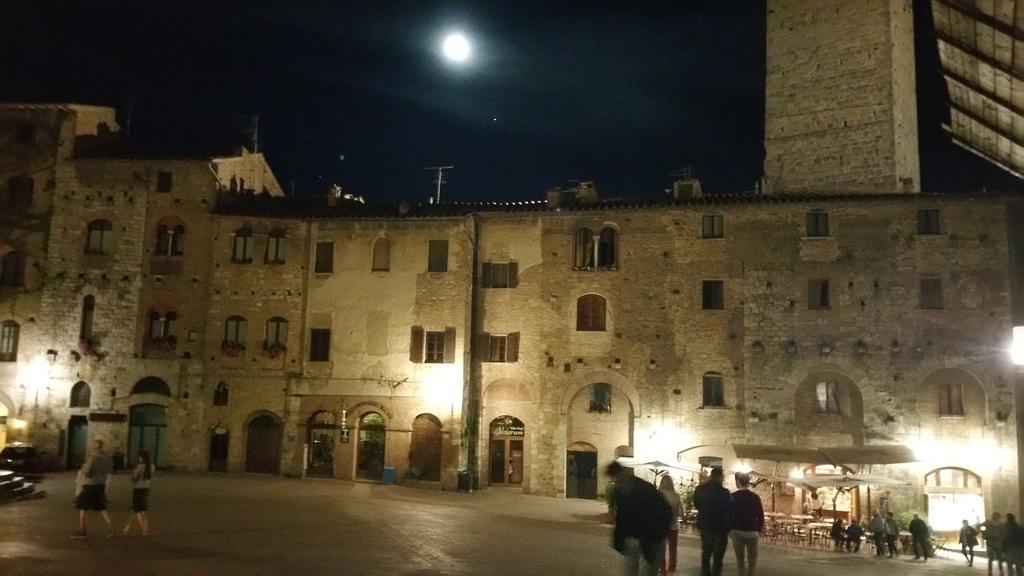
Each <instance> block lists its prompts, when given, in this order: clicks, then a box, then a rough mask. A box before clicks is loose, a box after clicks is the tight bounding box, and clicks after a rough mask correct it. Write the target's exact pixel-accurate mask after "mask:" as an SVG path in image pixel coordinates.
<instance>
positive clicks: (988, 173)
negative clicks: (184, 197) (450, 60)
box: [0, 0, 1019, 201]
mask: <svg viewBox="0 0 1024 576" xmlns="http://www.w3.org/2000/svg"><path fill="white" fill-rule="evenodd" d="M636 4H637V3H625V2H623V3H618V4H615V5H612V4H606V3H602V2H579V3H562V2H557V1H555V0H549V1H547V2H533V1H529V0H523V1H517V2H506V3H499V2H486V3H485V2H463V3H429V2H403V3H397V2H383V1H364V2H355V1H344V0H317V1H305V2H291V3H286V2H280V1H274V2H269V1H265V0H252V1H249V2H233V3H228V2H223V1H219V0H208V1H201V2H192V1H181V2H169V1H163V0H133V1H106V0H82V1H77V2H72V1H52V0H0V7H2V8H0V13H4V14H5V16H4V17H2V18H0V100H5V101H76V102H83V103H92V104H106V105H114V106H116V107H118V108H119V109H121V108H124V107H125V105H126V103H127V102H129V101H132V102H134V115H133V122H132V132H133V134H132V136H133V138H134V139H135V140H136V141H138V142H139V144H140V145H141V146H144V147H146V148H152V149H157V148H161V149H176V150H200V151H204V150H224V149H229V148H230V147H232V146H234V145H237V144H241V143H244V142H246V137H245V136H244V135H243V130H244V129H245V128H246V126H247V123H248V119H249V118H251V117H252V116H254V115H258V116H259V118H260V142H261V148H262V149H263V151H264V152H266V154H267V156H268V158H269V160H270V162H271V165H272V166H273V167H274V170H275V172H276V173H277V175H278V178H279V179H280V180H281V182H282V185H284V186H285V187H286V188H288V187H290V184H289V183H290V182H291V181H293V180H294V181H295V183H296V190H297V191H298V192H299V193H320V192H322V191H324V190H325V189H326V186H327V184H328V183H330V182H336V183H339V184H342V185H343V186H344V187H345V189H346V190H348V191H351V192H355V193H358V194H362V195H364V196H366V197H367V199H368V200H370V201H388V200H395V199H399V198H407V199H415V200H418V199H422V198H425V197H426V196H427V195H428V194H429V193H430V190H431V188H432V184H431V178H432V177H431V175H430V173H428V172H426V171H424V170H423V167H425V166H430V165H435V164H440V163H444V164H454V165H455V166H456V170H455V171H454V172H453V173H452V174H451V176H450V177H449V185H448V188H447V191H446V193H445V198H446V199H450V200H455V199H458V200H482V199H485V200H509V199H526V198H541V197H542V196H543V191H544V190H545V189H546V188H547V187H549V186H551V185H554V184H558V183H560V182H562V181H564V180H567V179H592V180H594V181H595V182H596V183H597V186H598V190H599V192H600V193H601V194H602V196H607V197H620V196H625V197H650V196H653V195H656V194H658V193H659V191H660V190H662V189H663V188H664V187H665V186H666V185H667V184H668V182H669V174H670V173H671V172H672V171H673V170H675V169H677V168H680V167H683V166H688V165H689V166H692V167H693V169H694V171H695V173H696V175H697V176H699V177H700V178H701V180H702V181H703V183H704V187H705V190H708V191H712V192H714V191H718V192H729V191H739V190H749V189H751V188H752V187H753V184H754V182H755V180H756V179H757V178H758V176H759V175H760V171H761V162H762V158H763V150H762V144H761V140H762V136H763V105H762V99H763V92H764V88H763V76H764V11H765V8H764V3H763V0H760V1H757V0H748V1H738V2H722V1H720V0H707V1H696V0H690V1H686V2H674V3H652V4H651V5H650V6H649V7H638V6H637V5H636ZM669 4H671V5H669ZM919 4H921V6H919V7H918V12H919V18H918V28H919V30H918V39H919V40H918V43H917V44H918V84H919V93H920V94H921V96H920V100H921V104H920V108H921V114H920V123H921V128H920V129H921V138H922V156H923V158H922V172H923V174H924V185H925V189H926V190H941V191H954V190H958V189H963V188H965V187H972V188H976V187H981V186H987V187H990V188H1003V189H1008V188H1011V187H1013V188H1017V187H1019V182H1018V181H1016V180H1015V179H1013V178H1012V177H1009V176H1008V175H1006V174H1005V173H1003V172H1001V171H999V170H998V169H995V168H992V167H990V166H989V165H987V164H985V163H983V162H981V161H980V160H977V159H975V158H974V157H972V156H970V155H969V154H968V153H966V152H964V151H962V150H959V149H957V148H956V147H954V146H952V145H951V144H950V143H949V142H948V139H947V138H946V136H945V135H944V134H943V133H942V131H941V128H940V124H941V122H942V121H943V118H944V114H945V112H944V99H945V93H944V88H943V84H942V80H941V77H940V76H939V71H938V57H937V55H936V54H935V44H934V40H933V39H932V38H931V36H930V16H929V15H928V9H927V3H926V2H919ZM612 6H618V7H617V8H614V7H612ZM8 16H9V17H8ZM453 29H460V30H461V31H463V32H464V33H465V34H466V35H467V36H469V37H470V39H471V42H473V43H474V49H475V50H476V54H475V57H474V60H473V62H472V63H471V64H470V65H467V66H463V67H461V68H460V69H453V68H452V67H451V66H449V65H447V64H446V63H444V62H443V61H442V60H441V58H440V57H439V55H438V53H437V47H438V45H439V44H440V39H441V37H442V35H443V34H444V33H445V32H447V31H450V30H453ZM342 156H344V159H342V158H341V157H342Z"/></svg>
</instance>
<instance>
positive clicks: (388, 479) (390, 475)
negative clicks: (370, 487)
mask: <svg viewBox="0 0 1024 576" xmlns="http://www.w3.org/2000/svg"><path fill="white" fill-rule="evenodd" d="M380 481H381V484H384V485H385V486H391V485H392V484H394V483H395V467H394V466H385V467H384V473H383V474H382V475H381V477H380Z"/></svg>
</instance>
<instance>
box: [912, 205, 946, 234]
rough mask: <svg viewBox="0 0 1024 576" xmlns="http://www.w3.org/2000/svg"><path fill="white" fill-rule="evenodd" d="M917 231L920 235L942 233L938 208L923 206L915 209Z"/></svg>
mask: <svg viewBox="0 0 1024 576" xmlns="http://www.w3.org/2000/svg"><path fill="white" fill-rule="evenodd" d="M917 233H918V234H922V235H934V234H941V233H942V231H941V226H940V222H939V209H938V208H925V209H922V210H918V211H917Z"/></svg>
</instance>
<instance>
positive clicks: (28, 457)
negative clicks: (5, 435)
mask: <svg viewBox="0 0 1024 576" xmlns="http://www.w3.org/2000/svg"><path fill="white" fill-rule="evenodd" d="M0 469H2V470H12V471H14V472H39V470H40V462H39V453H38V452H36V449H35V448H33V447H32V446H29V445H27V444H8V445H7V446H5V447H4V449H3V451H0Z"/></svg>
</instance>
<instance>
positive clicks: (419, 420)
mask: <svg viewBox="0 0 1024 576" xmlns="http://www.w3.org/2000/svg"><path fill="white" fill-rule="evenodd" d="M409 469H410V470H414V469H415V470H417V471H418V472H419V479H420V480H431V481H438V480H440V479H441V421H440V420H438V419H437V417H436V416H434V415H433V414H420V415H419V416H417V417H416V419H415V420H413V421H412V440H411V441H410V443H409Z"/></svg>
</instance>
